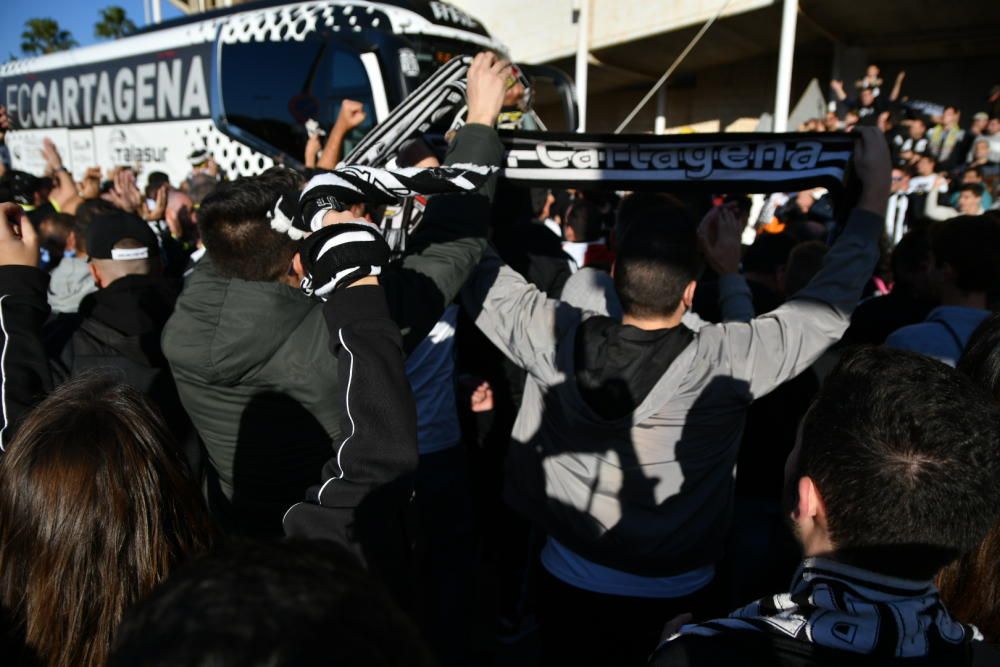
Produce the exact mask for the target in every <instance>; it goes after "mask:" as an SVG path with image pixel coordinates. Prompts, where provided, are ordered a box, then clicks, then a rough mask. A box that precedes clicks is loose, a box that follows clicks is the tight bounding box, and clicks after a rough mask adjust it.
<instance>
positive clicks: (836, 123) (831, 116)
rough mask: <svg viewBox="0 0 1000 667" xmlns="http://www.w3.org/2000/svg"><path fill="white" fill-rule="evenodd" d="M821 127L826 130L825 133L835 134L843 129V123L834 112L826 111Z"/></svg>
mask: <svg viewBox="0 0 1000 667" xmlns="http://www.w3.org/2000/svg"><path fill="white" fill-rule="evenodd" d="M823 126H824V127H825V128H826V131H827V132H837V131H839V130H842V129H844V125H843V123H841V121H840V119H839V118H837V112H836V111H827V112H826V116H825V118H824V120H823Z"/></svg>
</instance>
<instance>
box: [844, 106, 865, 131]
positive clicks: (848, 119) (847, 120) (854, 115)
mask: <svg viewBox="0 0 1000 667" xmlns="http://www.w3.org/2000/svg"><path fill="white" fill-rule="evenodd" d="M860 121H861V115H860V114H859V113H858V112H857V111H855V110H854V109H851V110H850V111H848V112H847V113H845V114H844V132H850V131H851V130H853V129H854V128H855V127H857V126H858V124H859V123H860Z"/></svg>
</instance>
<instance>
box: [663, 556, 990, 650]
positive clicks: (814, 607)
mask: <svg viewBox="0 0 1000 667" xmlns="http://www.w3.org/2000/svg"><path fill="white" fill-rule="evenodd" d="M740 631H744V632H764V633H769V634H774V635H779V636H782V637H788V638H792V639H796V640H799V641H803V642H808V643H811V644H816V645H819V646H823V647H826V648H832V649H838V650H841V651H848V652H851V653H860V654H864V655H881V656H887V657H888V656H894V657H899V658H913V657H920V656H927V655H935V654H938V649H944V648H945V647H948V648H954V647H955V646H956V645H960V644H963V643H967V642H972V641H982V639H983V636H982V634H980V632H979V630H978V629H976V627H975V626H972V625H963V624H962V623H959V622H958V621H955V620H954V619H952V618H951V616H949V614H948V612H947V610H946V609H945V608H944V606H943V605H942V604H941V600H940V598H939V595H938V591H937V589H936V588H935V587H934V584H933V583H932V582H930V581H911V580H907V579H898V578H894V577H887V576H883V575H880V574H876V573H874V572H870V571H867V570H862V569H859V568H856V567H851V566H849V565H844V564H842V563H837V562H834V561H830V560H824V559H820V558H807V559H806V560H804V561H803V562H802V564H801V565H800V566H799V570H798V572H797V573H796V575H795V579H794V580H793V585H792V590H791V592H789V593H782V594H780V595H775V596H773V597H768V598H762V599H761V600H758V601H757V602H753V603H751V604H749V605H747V606H746V607H743V608H742V609H738V610H736V611H734V612H733V613H732V614H730V615H729V617H728V618H723V619H717V620H714V621H709V622H707V623H701V624H698V625H686V626H684V627H682V628H681V630H680V635H700V636H705V637H711V636H714V635H718V634H722V633H730V632H740Z"/></svg>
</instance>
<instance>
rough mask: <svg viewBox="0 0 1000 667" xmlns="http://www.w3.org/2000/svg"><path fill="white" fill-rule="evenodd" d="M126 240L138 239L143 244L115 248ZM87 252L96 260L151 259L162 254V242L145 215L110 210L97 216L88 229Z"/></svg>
mask: <svg viewBox="0 0 1000 667" xmlns="http://www.w3.org/2000/svg"><path fill="white" fill-rule="evenodd" d="M123 239H134V240H136V241H138V242H139V243H141V244H142V246H140V247H138V248H118V249H115V244H117V243H118V242H119V241H121V240H123ZM87 254H88V255H89V256H90V257H92V258H93V259H116V260H126V259H149V258H151V257H158V256H159V255H160V245H159V243H157V241H156V235H155V234H154V233H153V230H152V229H150V228H149V225H147V224H146V222H145V221H143V219H142V218H140V217H139V216H137V215H133V214H131V213H126V212H125V211H110V212H107V213H101V214H100V215H97V216H95V217H94V220H93V222H91V223H90V227H88V228H87Z"/></svg>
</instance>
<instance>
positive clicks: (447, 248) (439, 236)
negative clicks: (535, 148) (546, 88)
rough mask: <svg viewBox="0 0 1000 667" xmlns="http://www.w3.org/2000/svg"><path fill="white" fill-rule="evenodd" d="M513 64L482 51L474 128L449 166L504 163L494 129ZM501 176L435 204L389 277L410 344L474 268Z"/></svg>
mask: <svg viewBox="0 0 1000 667" xmlns="http://www.w3.org/2000/svg"><path fill="white" fill-rule="evenodd" d="M508 68H509V65H508V64H507V63H506V62H504V61H500V60H497V59H496V56H494V55H493V54H490V53H481V54H479V55H477V56H476V58H475V59H474V60H473V63H472V65H471V66H470V68H469V84H468V102H469V111H468V116H467V118H466V119H467V121H468V122H467V123H466V125H465V126H464V127H463V128H462V129H460V130H459V131H458V133H457V135H456V137H455V140H454V142H453V143H452V145H451V148H450V150H449V152H448V155H447V158H446V159H445V165H446V166H447V165H458V164H476V165H484V166H495V167H499V166H500V162H501V160H502V159H503V145H502V144H501V143H500V139H499V137H497V134H496V131H495V130H494V129H493V123H494V122H495V120H496V117H497V114H498V113H499V112H500V105H501V104H502V103H503V95H504V91H505V90H506V85H507V71H508ZM493 180H494V179H492V178H491V179H490V183H489V184H488V185H487V186H486V187H484V188H483V190H481V191H480V192H479V193H476V194H458V195H435V196H433V197H431V198H430V199H429V200H428V202H427V208H426V209H425V211H424V218H423V221H422V223H421V225H420V228H419V229H418V231H417V232H416V233H415V234H414V235H413V236H412V237H411V238H410V240H409V243H408V247H407V254H406V256H405V257H404V258H403V260H402V261H401V262H399V263H397V264H394V265H392V266H390V267H387V269H386V271H385V273H384V274H383V276H382V285H383V286H384V288H385V295H386V300H387V301H388V304H389V312H390V313H391V315H392V318H393V319H394V320H395V321H396V323H397V324H398V325H399V327H400V329H402V331H403V345H404V348H405V349H406V350H412V349H413V348H414V347H416V346H417V345H419V344H420V341H421V340H423V339H424V337H425V336H426V335H427V333H428V332H429V331H430V330H431V329H432V328H433V327H434V324H435V323H436V322H437V320H438V318H440V317H441V314H442V313H443V312H444V309H445V308H446V307H447V306H448V304H450V303H451V302H452V300H454V298H455V297H456V296H457V294H458V291H459V290H460V289H461V288H462V285H463V284H464V283H465V281H466V280H467V279H468V277H469V274H471V273H472V271H473V269H474V268H475V267H476V264H477V263H478V262H479V259H480V258H481V257H482V253H483V250H484V249H485V248H486V236H487V232H488V230H489V219H490V200H491V198H492V196H493V191H492V190H493V187H494V182H493Z"/></svg>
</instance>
